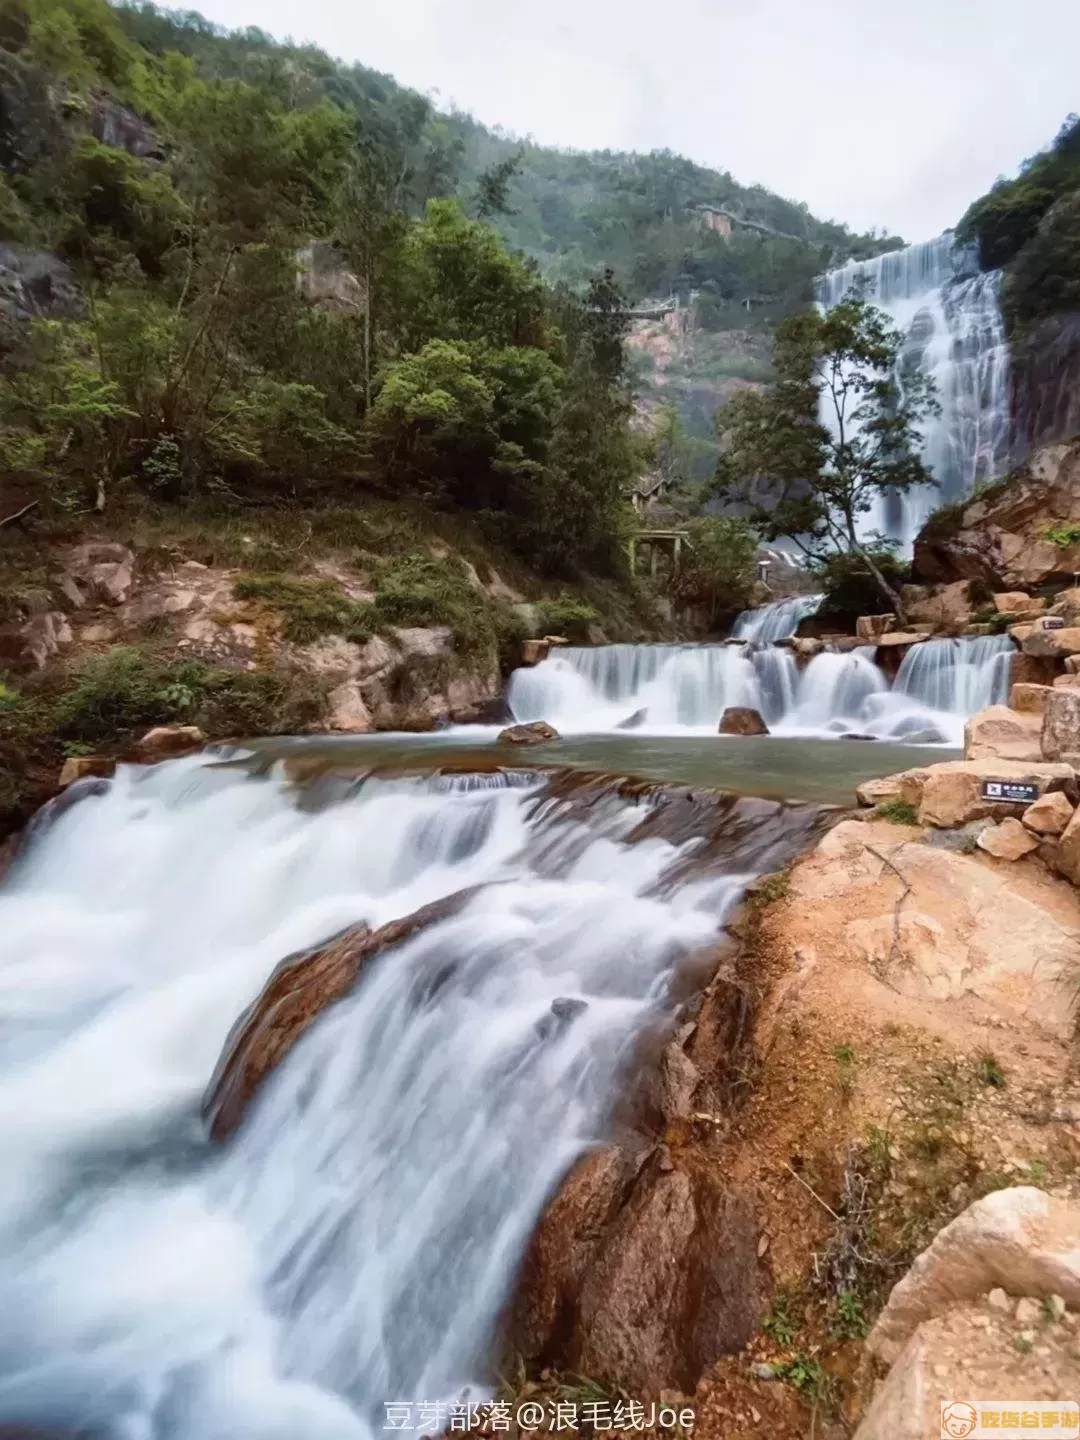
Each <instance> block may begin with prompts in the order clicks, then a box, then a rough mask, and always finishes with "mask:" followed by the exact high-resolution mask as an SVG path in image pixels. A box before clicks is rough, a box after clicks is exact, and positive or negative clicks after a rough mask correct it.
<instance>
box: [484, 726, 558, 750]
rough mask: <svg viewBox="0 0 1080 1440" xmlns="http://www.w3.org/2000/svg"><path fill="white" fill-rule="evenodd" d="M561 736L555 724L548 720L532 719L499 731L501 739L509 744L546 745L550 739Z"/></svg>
mask: <svg viewBox="0 0 1080 1440" xmlns="http://www.w3.org/2000/svg"><path fill="white" fill-rule="evenodd" d="M560 738H561V737H560V735H559V732H558V731H557V730H556V729H555V727H554V725H549V724H548V723H547V721H546V720H530V721H528V722H527V723H525V724H522V725H510V726H508V727H507V729H505V730H500V731H499V739H500V740H501V741H503V743H504V744H507V745H544V744H546V743H547V741H549V740H558V739H560Z"/></svg>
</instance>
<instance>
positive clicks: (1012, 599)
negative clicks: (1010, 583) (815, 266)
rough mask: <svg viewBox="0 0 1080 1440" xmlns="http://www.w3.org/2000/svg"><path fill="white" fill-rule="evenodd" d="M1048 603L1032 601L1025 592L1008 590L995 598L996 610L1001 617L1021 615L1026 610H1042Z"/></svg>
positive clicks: (1040, 600)
mask: <svg viewBox="0 0 1080 1440" xmlns="http://www.w3.org/2000/svg"><path fill="white" fill-rule="evenodd" d="M1045 605H1046V601H1045V600H1043V599H1042V598H1041V597H1040V598H1039V599H1037V600H1036V599H1032V597H1031V596H1030V595H1027V594H1025V592H1024V591H1023V590H1006V591H1005V592H1004V593H1003V594H1000V595H995V596H994V609H995V610H996V611H997V612H998V614H999V615H1019V614H1020V613H1021V612H1022V611H1024V610H1042V609H1043V608H1044V607H1045Z"/></svg>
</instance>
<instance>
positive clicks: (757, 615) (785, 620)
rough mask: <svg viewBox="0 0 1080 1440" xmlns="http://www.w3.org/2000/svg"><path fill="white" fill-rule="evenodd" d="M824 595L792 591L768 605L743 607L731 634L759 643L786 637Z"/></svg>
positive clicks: (818, 604)
mask: <svg viewBox="0 0 1080 1440" xmlns="http://www.w3.org/2000/svg"><path fill="white" fill-rule="evenodd" d="M824 598H825V597H824V595H791V596H788V597H787V598H786V599H784V600H774V601H773V602H772V603H771V604H770V605H759V606H758V607H757V608H756V609H754V610H744V611H743V612H742V614H741V615H740V616H739V618H738V619H737V620H736V621H735V628H734V629H733V630H732V632H731V634H732V637H733V638H734V639H736V640H756V641H758V642H759V643H760V644H769V643H775V642H776V641H777V640H786V639H788V638H789V637H790V636H792V635H794V634H795V631H796V630H797V629H798V628H799V621H800V620H805V619H806V618H807V616H808V615H815V614H816V613H817V611H818V609H819V608H820V606H821V602H822V600H824Z"/></svg>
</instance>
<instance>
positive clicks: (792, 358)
mask: <svg viewBox="0 0 1080 1440" xmlns="http://www.w3.org/2000/svg"><path fill="white" fill-rule="evenodd" d="M902 343H903V337H902V335H901V334H900V332H899V331H897V330H895V329H893V328H892V327H891V326H890V324H889V319H888V316H887V315H885V313H884V312H883V311H881V310H879V309H877V308H876V307H875V306H873V305H871V304H870V303H868V301H866V300H865V299H864V298H863V297H862V296H860V295H858V294H856V293H853V292H852V293H849V294H848V295H847V296H846V297H845V298H844V299H843V300H842V301H841V302H840V303H839V304H838V305H835V306H834V307H833V308H832V309H831V310H829V311H828V312H827V313H826V314H821V313H820V312H818V311H816V310H811V311H807V312H805V313H804V314H802V315H797V316H794V317H793V318H791V319H789V320H787V321H785V322H784V323H783V324H782V325H780V326H779V327H778V329H777V335H776V344H775V347H774V354H773V366H774V370H775V372H776V383H775V385H774V386H773V388H772V389H771V390H770V391H768V392H766V393H745V394H743V395H740V396H736V397H735V399H734V400H731V401H729V402H728V403H727V405H725V406H722V407H721V409H720V411H719V412H718V415H717V426H718V428H719V430H720V432H721V435H722V437H723V442H722V443H724V444H725V446H726V448H724V449H723V450H722V453H721V456H720V460H719V463H718V467H717V477H716V481H715V490H716V492H717V493H718V494H719V495H720V496H721V497H723V498H725V499H727V500H729V501H735V502H737V503H739V504H741V505H742V506H743V507H744V510H745V513H746V514H747V515H748V518H749V519H750V522H751V524H752V525H753V526H754V527H755V528H756V529H757V530H758V531H759V533H760V534H761V535H762V536H763V537H764V538H765V539H767V540H775V539H777V538H778V537H780V536H788V537H790V538H791V539H792V540H794V541H795V542H796V543H797V544H798V545H799V546H800V547H801V548H802V549H803V550H804V551H805V552H806V553H807V554H808V555H811V556H813V557H817V558H820V557H823V556H825V555H828V554H829V553H837V552H850V553H853V554H855V555H857V556H858V557H859V558H860V560H861V562H862V563H863V564H864V565H865V566H866V568H867V570H868V571H869V572H870V574H871V575H872V576H873V577H874V581H875V583H876V585H877V587H878V589H879V591H880V593H881V594H882V595H883V596H884V597H885V599H886V600H887V601H888V603H889V605H890V606H891V607H892V608H894V609H895V610H896V612H897V614H898V615H902V614H903V605H902V603H901V600H900V596H899V592H898V591H897V590H896V588H895V587H894V586H893V585H892V584H891V583H890V581H889V580H888V578H887V577H886V575H885V574H884V572H883V571H882V569H881V567H880V566H879V565H878V563H877V561H876V559H875V556H874V546H873V545H872V544H868V543H864V542H863V540H862V539H861V538H860V529H861V528H862V522H863V521H864V519H865V517H866V516H867V515H868V514H869V513H870V512H871V510H872V509H873V507H874V505H875V503H877V501H878V500H879V499H880V498H881V497H884V496H889V495H902V494H905V493H906V492H907V491H908V490H910V489H912V488H913V487H915V486H918V485H930V484H933V483H935V482H934V479H933V476H932V475H931V474H930V472H929V470H928V469H927V468H926V466H925V465H924V464H923V462H922V459H921V458H920V455H919V444H920V440H921V432H920V429H919V426H920V424H921V422H922V421H923V420H924V419H925V418H926V417H927V416H928V415H930V414H932V413H935V412H936V411H937V408H938V407H937V401H936V399H935V397H934V388H933V381H932V379H931V377H930V376H928V375H927V374H926V373H925V372H924V371H922V370H921V369H918V368H916V367H914V366H911V365H909V364H908V365H905V366H904V367H903V374H902V384H901V378H900V359H901V347H902ZM819 404H820V410H819Z"/></svg>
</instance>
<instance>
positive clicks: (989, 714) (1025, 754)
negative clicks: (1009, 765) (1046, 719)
mask: <svg viewBox="0 0 1080 1440" xmlns="http://www.w3.org/2000/svg"><path fill="white" fill-rule="evenodd" d="M1042 727H1043V720H1042V716H1041V715H1039V714H1037V713H1035V712H1033V711H1028V710H1011V709H1010V708H1009V707H1008V706H1007V705H991V706H989V708H988V709H986V710H980V711H978V713H977V714H975V715H972V717H971V718H970V720H968V722H967V724H966V725H965V726H964V759H965V760H987V759H997V760H1021V761H1028V760H1040V759H1042V750H1041V748H1040V736H1041V734H1042Z"/></svg>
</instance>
